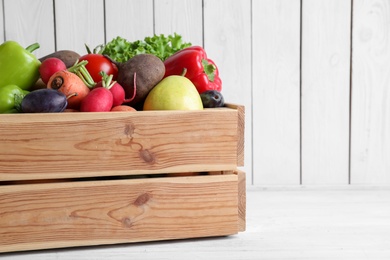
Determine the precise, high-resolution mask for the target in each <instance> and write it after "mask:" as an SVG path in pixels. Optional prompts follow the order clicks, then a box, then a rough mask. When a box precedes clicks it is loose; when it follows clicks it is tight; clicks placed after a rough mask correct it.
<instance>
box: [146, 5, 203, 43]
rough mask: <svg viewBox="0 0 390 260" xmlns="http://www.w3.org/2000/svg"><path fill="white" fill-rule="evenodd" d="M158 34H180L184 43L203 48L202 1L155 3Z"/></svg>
mask: <svg viewBox="0 0 390 260" xmlns="http://www.w3.org/2000/svg"><path fill="white" fill-rule="evenodd" d="M154 5H155V8H154V11H155V12H154V14H155V17H154V19H155V20H154V26H155V33H156V34H165V35H168V34H173V33H175V32H176V33H178V34H180V35H182V36H183V41H185V42H190V43H192V44H193V45H199V46H203V10H202V0H159V1H154Z"/></svg>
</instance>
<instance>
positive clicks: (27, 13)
mask: <svg viewBox="0 0 390 260" xmlns="http://www.w3.org/2000/svg"><path fill="white" fill-rule="evenodd" d="M3 1H4V14H5V17H4V18H5V21H4V22H5V23H4V26H5V32H4V33H5V35H4V37H5V39H7V40H14V41H17V42H19V43H20V44H21V45H22V46H23V47H27V46H28V45H30V44H32V43H35V42H38V43H39V44H40V48H39V49H38V50H36V51H34V54H35V55H36V56H37V57H41V56H43V55H44V54H46V53H51V52H53V51H54V48H55V44H54V24H53V3H52V1H46V0H36V1H28V0H27V1H26V0H3ZM1 28H3V27H1Z"/></svg>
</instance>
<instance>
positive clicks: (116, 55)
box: [99, 33, 191, 62]
mask: <svg viewBox="0 0 390 260" xmlns="http://www.w3.org/2000/svg"><path fill="white" fill-rule="evenodd" d="M189 46H191V43H188V42H183V39H182V36H181V35H179V34H177V33H174V34H173V35H167V36H166V35H164V34H160V35H154V36H152V37H145V39H144V40H138V41H134V42H129V41H128V40H126V39H124V38H122V37H120V36H117V37H116V38H114V39H112V40H111V41H110V42H108V43H107V44H106V45H104V46H100V47H101V50H100V51H99V53H101V54H104V55H107V56H109V57H110V58H111V59H113V60H115V61H117V62H125V61H127V60H129V59H131V58H132V57H134V56H135V55H137V54H141V53H149V54H154V55H156V56H157V57H159V58H160V59H161V60H162V61H164V60H166V59H167V58H168V57H169V56H171V55H172V54H174V53H175V52H177V51H179V50H182V49H184V48H186V47H189Z"/></svg>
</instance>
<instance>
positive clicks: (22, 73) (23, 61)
mask: <svg viewBox="0 0 390 260" xmlns="http://www.w3.org/2000/svg"><path fill="white" fill-rule="evenodd" d="M37 48H39V44H38V43H34V44H32V45H30V46H28V47H27V48H26V49H24V48H23V47H22V46H20V45H19V43H17V42H15V41H6V42H4V43H3V44H1V45H0V88H2V87H4V86H8V85H17V86H19V87H20V88H21V89H25V90H29V89H30V88H31V87H32V86H34V84H35V82H37V80H38V79H39V76H40V75H39V67H40V65H41V62H40V61H39V60H38V59H37V58H36V57H35V55H34V54H32V53H31V52H32V51H34V50H36V49H37Z"/></svg>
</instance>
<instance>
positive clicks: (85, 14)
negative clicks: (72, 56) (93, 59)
mask: <svg viewBox="0 0 390 260" xmlns="http://www.w3.org/2000/svg"><path fill="white" fill-rule="evenodd" d="M103 7H104V6H103V0H83V1H79V0H55V12H56V37H57V50H73V51H75V52H78V53H79V54H81V55H82V54H85V53H87V51H86V48H85V44H87V45H88V46H89V47H91V48H92V49H93V48H94V47H96V46H97V45H100V44H102V43H104V40H105V34H104V33H105V31H104V8H103Z"/></svg>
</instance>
